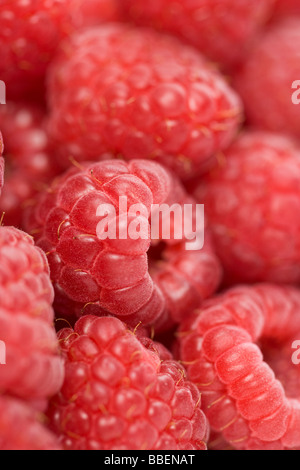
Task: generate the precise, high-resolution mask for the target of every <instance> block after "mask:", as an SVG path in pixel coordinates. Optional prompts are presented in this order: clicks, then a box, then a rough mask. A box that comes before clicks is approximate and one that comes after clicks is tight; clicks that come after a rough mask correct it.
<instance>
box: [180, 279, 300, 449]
mask: <svg viewBox="0 0 300 470" xmlns="http://www.w3.org/2000/svg"><path fill="white" fill-rule="evenodd" d="M299 311H300V294H299V290H297V289H294V288H292V287H280V286H275V285H268V284H262V285H257V286H255V287H250V286H249V287H248V286H247V287H246V286H245V287H237V288H234V289H232V290H230V291H228V292H226V293H225V294H223V295H221V296H219V297H217V298H215V299H213V300H210V301H207V303H206V304H205V305H204V306H203V308H202V309H201V311H200V310H199V311H196V312H195V313H194V314H193V315H191V316H190V317H189V318H188V319H187V320H186V321H185V322H184V323H183V324H182V325H181V327H180V330H179V333H178V337H179V343H180V358H181V359H182V361H183V363H184V364H185V365H186V368H187V373H188V378H189V380H191V381H192V382H193V383H194V384H197V386H198V388H199V391H200V392H201V397H202V403H203V410H204V412H205V413H206V416H207V418H208V420H209V423H210V426H211V428H212V429H213V430H214V431H215V432H219V433H222V435H223V438H225V439H226V441H227V442H228V444H229V445H230V446H233V447H234V448H236V449H240V450H292V449H297V448H300V396H299V385H300V374H299V367H298V366H295V365H293V363H292V360H291V358H292V351H293V350H292V344H293V342H294V341H295V340H299V335H300V315H299ZM274 352H276V354H274ZM263 357H264V359H263ZM269 360H270V362H269Z"/></svg>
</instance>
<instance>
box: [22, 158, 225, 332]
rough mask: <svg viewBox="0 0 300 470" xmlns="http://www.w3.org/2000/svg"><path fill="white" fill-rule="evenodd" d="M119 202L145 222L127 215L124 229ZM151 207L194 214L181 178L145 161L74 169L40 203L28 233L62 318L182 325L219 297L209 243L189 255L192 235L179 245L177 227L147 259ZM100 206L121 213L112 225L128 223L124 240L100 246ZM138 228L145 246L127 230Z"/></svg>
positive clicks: (111, 162)
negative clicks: (140, 209) (135, 207)
mask: <svg viewBox="0 0 300 470" xmlns="http://www.w3.org/2000/svg"><path fill="white" fill-rule="evenodd" d="M119 196H126V197H127V198H128V208H130V206H132V204H136V203H142V204H143V205H144V206H145V207H146V214H144V215H143V216H142V217H141V218H140V219H137V218H136V217H135V216H133V215H129V218H128V222H126V220H124V213H123V215H122V213H121V215H120V211H121V208H120V207H119ZM152 203H154V204H161V203H166V204H169V205H172V204H173V203H178V204H179V207H180V208H183V205H184V204H190V205H191V207H193V208H195V202H194V200H193V199H192V198H191V197H190V196H187V194H186V193H185V191H184V189H183V188H182V186H181V185H180V183H179V181H177V179H176V178H175V177H173V176H172V175H171V174H170V173H168V172H167V171H166V170H164V169H163V167H161V166H160V165H159V164H157V163H153V162H149V161H143V160H133V161H131V162H129V163H125V162H122V161H118V160H107V161H104V162H100V163H95V164H86V165H85V166H84V167H82V168H81V169H78V168H74V169H72V170H71V172H68V173H66V174H65V175H63V176H62V177H61V178H60V179H57V180H56V181H55V182H54V184H53V186H52V187H51V188H50V190H49V191H47V192H45V193H44V194H42V195H41V198H40V199H39V201H38V203H37V206H36V207H35V208H34V210H33V211H32V212H31V215H30V217H29V219H28V223H27V229H28V231H29V232H30V233H32V234H35V235H36V238H37V243H38V245H39V246H40V247H41V248H42V249H43V250H44V251H45V252H46V253H47V255H48V260H49V264H50V270H51V277H52V280H53V283H54V286H55V288H56V303H55V306H56V311H57V312H59V313H60V314H61V315H64V316H65V315H70V313H72V314H73V313H76V314H77V316H80V315H82V314H83V313H85V314H94V315H103V314H107V313H108V312H109V313H110V314H113V315H116V316H120V317H122V320H124V321H126V322H127V323H128V324H130V325H133V326H135V325H136V324H137V323H138V322H139V321H141V322H142V323H143V324H144V325H150V324H153V323H154V321H157V320H159V321H160V325H162V324H165V323H167V322H169V321H172V323H174V322H176V323H178V322H179V321H180V320H181V318H182V316H183V315H185V314H186V312H187V311H188V310H193V309H194V308H196V306H198V305H199V303H200V302H201V301H202V300H203V298H206V297H208V296H210V295H211V294H212V293H213V292H215V290H216V289H217V287H218V285H219V281H220V277H221V272H220V266H219V262H218V260H217V258H216V256H215V254H214V252H213V250H212V248H211V246H210V243H209V240H207V241H206V243H205V247H204V249H202V250H195V251H187V250H186V246H185V245H186V241H187V239H186V238H185V237H186V235H187V234H186V233H185V235H184V236H183V237H182V239H181V240H175V239H174V236H172V235H173V234H172V222H171V239H170V240H168V239H166V237H165V236H163V234H162V233H161V230H160V233H158V235H159V236H160V239H161V243H160V244H159V245H156V246H152V247H151V249H150V251H149V252H148V250H149V247H150V244H151V236H150V222H151V220H152V219H151V220H150V208H151V205H152ZM101 204H102V205H103V204H111V205H113V206H114V207H115V209H116V214H117V218H115V217H114V218H113V220H112V221H111V222H110V223H111V225H113V224H114V223H115V222H117V225H119V221H121V222H122V221H123V225H124V227H125V236H127V239H126V240H122V239H119V237H118V234H117V240H112V239H111V237H110V238H107V239H106V240H100V239H99V238H98V236H97V235H98V232H97V225H98V223H99V222H100V221H101V220H102V219H101V217H100V216H97V215H96V212H97V208H98V207H99V206H100V205H101ZM127 214H128V212H127ZM146 217H147V218H146ZM138 220H141V223H142V229H141V231H142V233H143V236H144V238H145V239H138V240H133V239H132V237H130V235H129V225H130V224H131V223H134V221H136V222H137V221H138ZM198 222H199V221H198ZM186 224H187V221H185V223H184V226H185V227H186V226H187V225H186ZM177 228H178V227H177ZM103 230H105V229H103ZM184 231H186V229H185V228H184ZM154 241H155V242H156V243H157V242H158V240H156V239H155V240H154ZM148 258H149V269H150V272H151V273H153V277H152V278H151V277H150V275H149V272H148Z"/></svg>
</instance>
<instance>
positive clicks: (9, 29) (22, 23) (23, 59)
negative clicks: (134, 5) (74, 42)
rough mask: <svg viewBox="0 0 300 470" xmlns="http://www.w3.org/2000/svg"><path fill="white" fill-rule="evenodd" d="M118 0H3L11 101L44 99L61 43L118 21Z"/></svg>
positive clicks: (0, 40) (1, 71) (1, 43)
mask: <svg viewBox="0 0 300 470" xmlns="http://www.w3.org/2000/svg"><path fill="white" fill-rule="evenodd" d="M114 12H115V2H114V0H97V2H96V1H95V0H30V1H27V0H26V1H24V0H14V1H11V0H1V1H0V21H1V31H0V48H1V57H2V60H1V64H0V77H1V80H4V82H5V83H6V85H7V94H8V96H9V97H10V99H11V98H13V97H14V98H20V97H22V98H28V97H29V96H31V97H33V98H34V99H36V98H37V97H38V96H42V93H41V92H42V90H43V81H44V76H45V72H46V70H47V67H48V65H49V63H50V61H51V59H52V58H53V55H54V54H55V52H56V49H57V47H58V45H59V43H60V41H61V40H62V39H63V38H65V37H68V36H70V35H71V34H72V33H74V31H76V30H77V28H80V27H84V26H86V25H89V24H91V23H93V22H96V23H101V22H102V21H103V20H111V19H113V18H115V14H116V13H114Z"/></svg>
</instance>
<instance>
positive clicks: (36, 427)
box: [0, 395, 60, 450]
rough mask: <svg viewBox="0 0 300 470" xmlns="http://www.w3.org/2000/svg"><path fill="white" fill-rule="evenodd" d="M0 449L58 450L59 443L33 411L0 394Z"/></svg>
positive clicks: (19, 402)
mask: <svg viewBox="0 0 300 470" xmlns="http://www.w3.org/2000/svg"><path fill="white" fill-rule="evenodd" d="M0 450H60V445H59V443H58V440H57V438H56V437H55V436H54V435H53V434H52V433H51V432H50V431H48V430H47V429H46V428H45V427H44V426H43V424H42V422H40V420H39V417H38V416H36V413H35V412H34V411H32V410H31V409H30V408H29V407H27V406H26V405H25V404H24V403H22V402H21V401H18V400H15V399H12V398H9V397H6V396H3V395H1V396H0Z"/></svg>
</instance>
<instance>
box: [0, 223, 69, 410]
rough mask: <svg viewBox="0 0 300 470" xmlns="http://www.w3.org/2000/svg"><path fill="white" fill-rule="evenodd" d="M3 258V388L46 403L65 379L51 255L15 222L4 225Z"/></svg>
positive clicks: (0, 275) (0, 272) (0, 326)
mask: <svg viewBox="0 0 300 470" xmlns="http://www.w3.org/2000/svg"><path fill="white" fill-rule="evenodd" d="M0 259H1V263H0V339H1V341H2V342H4V344H5V348H6V354H5V356H6V365H3V366H1V374H0V389H1V391H2V393H4V392H5V393H9V394H11V395H15V396H18V397H20V398H23V399H24V400H26V401H28V402H33V401H38V400H39V401H40V405H41V407H43V400H44V403H46V402H45V400H46V399H47V398H49V397H50V396H51V395H53V394H54V393H56V392H57V390H58V389H59V387H60V386H61V382H62V380H63V367H62V362H61V359H60V357H59V355H58V343H57V338H56V334H55V330H54V327H53V319H54V312H53V310H52V306H51V305H52V301H53V297H54V295H53V288H52V284H51V282H50V278H49V268H48V264H47V259H46V256H45V255H44V253H43V252H42V251H41V250H40V249H39V248H37V247H35V246H34V243H33V240H32V239H31V237H29V235H27V234H25V233H23V232H21V231H19V230H17V229H15V228H12V227H0Z"/></svg>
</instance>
